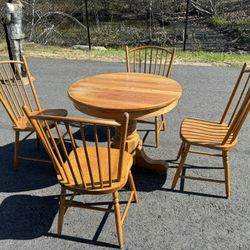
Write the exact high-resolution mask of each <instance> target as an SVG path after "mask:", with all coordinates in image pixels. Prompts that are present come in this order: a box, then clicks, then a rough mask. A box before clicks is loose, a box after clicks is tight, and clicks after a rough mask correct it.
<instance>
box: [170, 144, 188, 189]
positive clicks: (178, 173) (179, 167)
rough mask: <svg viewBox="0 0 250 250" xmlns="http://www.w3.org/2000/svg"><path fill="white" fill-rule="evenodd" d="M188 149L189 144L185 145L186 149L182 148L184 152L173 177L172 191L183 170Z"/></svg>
mask: <svg viewBox="0 0 250 250" xmlns="http://www.w3.org/2000/svg"><path fill="white" fill-rule="evenodd" d="M189 149H190V144H187V145H186V147H185V148H184V150H183V151H182V154H181V161H180V164H179V166H178V168H177V170H176V173H175V176H174V179H173V182H172V189H174V188H175V186H176V183H177V181H178V179H179V178H180V173H181V171H182V169H183V166H184V163H185V160H186V158H187V154H188V151H189Z"/></svg>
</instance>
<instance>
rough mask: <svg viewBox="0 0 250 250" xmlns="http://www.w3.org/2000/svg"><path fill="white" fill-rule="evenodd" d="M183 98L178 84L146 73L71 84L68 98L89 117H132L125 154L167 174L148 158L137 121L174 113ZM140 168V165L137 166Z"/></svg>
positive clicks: (162, 163) (162, 165)
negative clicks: (125, 114) (126, 152)
mask: <svg viewBox="0 0 250 250" xmlns="http://www.w3.org/2000/svg"><path fill="white" fill-rule="evenodd" d="M181 95H182V89H181V86H180V85H179V83H178V82H177V81H175V80H172V79H170V78H166V77H163V76H158V75H151V74H144V73H125V72H123V73H109V74H100V75H95V76H91V77H87V78H84V79H81V80H79V81H77V82H75V83H74V84H72V85H71V86H70V88H69V90H68V96H69V98H70V99H71V100H72V101H73V104H74V106H75V107H76V108H77V109H78V110H79V111H81V112H83V113H86V114H88V115H92V116H96V117H100V118H109V119H114V120H118V121H119V120H121V119H122V117H123V113H124V112H128V113H129V119H130V120H129V125H128V134H127V138H126V150H127V151H128V152H130V153H132V154H133V156H134V163H138V164H139V165H140V166H141V167H145V168H149V169H155V170H157V172H158V173H160V174H166V170H167V162H166V161H160V160H152V159H150V158H149V157H147V156H146V154H145V152H144V150H143V147H142V142H141V140H140V137H139V134H138V133H137V129H136V125H137V120H138V119H142V118H143V119H144V118H148V117H154V116H157V115H159V114H163V113H166V112H169V111H170V110H172V109H173V108H174V107H175V106H176V105H177V103H178V100H179V98H180V97H181ZM120 134H121V133H120V130H119V128H118V129H117V130H116V134H115V138H114V142H113V146H114V147H116V148H118V147H119V145H120V137H121V136H120ZM138 164H137V165H138Z"/></svg>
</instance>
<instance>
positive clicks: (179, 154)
mask: <svg viewBox="0 0 250 250" xmlns="http://www.w3.org/2000/svg"><path fill="white" fill-rule="evenodd" d="M184 147H185V142H184V141H183V142H182V144H181V146H180V148H179V151H178V154H177V156H176V159H175V161H178V160H179V159H180V156H181V153H182V151H183V149H184Z"/></svg>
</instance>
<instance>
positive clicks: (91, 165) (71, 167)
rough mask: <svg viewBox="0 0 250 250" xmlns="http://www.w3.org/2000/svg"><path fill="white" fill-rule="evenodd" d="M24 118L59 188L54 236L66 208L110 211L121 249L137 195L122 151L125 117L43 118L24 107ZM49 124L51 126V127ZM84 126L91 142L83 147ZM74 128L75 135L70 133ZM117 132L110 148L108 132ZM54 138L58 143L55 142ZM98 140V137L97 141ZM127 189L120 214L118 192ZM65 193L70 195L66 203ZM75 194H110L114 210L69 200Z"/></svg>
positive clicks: (128, 157)
mask: <svg viewBox="0 0 250 250" xmlns="http://www.w3.org/2000/svg"><path fill="white" fill-rule="evenodd" d="M24 111H25V113H26V115H27V116H28V117H29V119H30V122H31V124H32V125H33V127H34V129H35V130H36V132H37V134H38V136H39V138H40V140H41V142H42V143H43V145H44V147H45V149H46V151H47V152H48V154H49V156H50V158H51V160H52V162H53V166H54V169H55V171H56V174H57V179H58V182H59V184H60V185H61V196H60V208H59V215H58V234H59V235H61V232H62V226H63V218H64V213H65V212H66V210H67V208H68V207H79V208H88V209H94V210H99V211H105V212H114V213H115V221H116V229H117V235H118V241H119V246H120V247H121V248H122V246H123V232H122V224H123V223H124V220H125V217H126V215H127V212H128V209H129V207H130V204H131V202H132V200H133V198H134V199H135V200H136V201H137V194H136V189H135V184H134V180H133V176H132V173H131V167H132V164H133V158H132V156H131V155H130V154H129V153H128V152H127V151H125V142H126V136H127V129H128V121H129V116H128V114H127V113H125V114H124V120H123V121H122V122H120V123H118V122H115V121H106V120H92V119H83V118H72V117H56V116H47V115H44V114H43V112H40V113H38V114H37V113H34V112H30V111H29V110H28V108H27V107H24ZM51 124H53V125H54V126H51ZM85 125H89V126H90V127H92V128H93V135H94V136H93V138H94V143H92V144H91V143H89V144H90V145H87V141H86V132H85V129H84V126H85ZM97 126H102V128H104V131H106V133H102V135H101V134H100V133H98V129H97ZM76 128H77V130H78V132H80V136H79V133H77V132H76V131H74V130H75V129H76ZM112 128H115V129H119V130H120V131H121V142H120V148H119V149H116V148H112V147H111V133H110V131H111V129H112ZM63 131H67V134H68V136H67V137H68V138H66V137H65V138H63V136H62V134H63ZM55 137H56V138H58V140H59V143H58V140H56V139H55ZM100 137H102V138H101V139H100ZM127 182H128V183H129V185H130V187H131V190H132V191H131V194H130V197H129V199H128V202H127V205H126V207H125V210H124V213H123V215H122V216H121V215H120V205H119V197H118V191H119V190H120V189H122V188H123V187H124V186H125V185H126V183H127ZM66 191H69V192H72V196H71V198H70V199H68V200H66V197H65V195H66ZM75 194H89V195H91V194H92V195H102V194H112V196H113V203H114V209H107V208H103V207H97V206H92V205H90V204H86V203H82V202H79V201H75V200H73V199H74V197H75Z"/></svg>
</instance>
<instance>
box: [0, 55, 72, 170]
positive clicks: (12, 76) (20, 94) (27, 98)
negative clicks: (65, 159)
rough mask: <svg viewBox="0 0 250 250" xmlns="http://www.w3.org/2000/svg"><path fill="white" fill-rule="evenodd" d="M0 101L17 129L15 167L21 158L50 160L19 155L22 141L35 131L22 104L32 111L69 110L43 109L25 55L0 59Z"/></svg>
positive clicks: (61, 111)
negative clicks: (14, 59) (21, 59)
mask: <svg viewBox="0 0 250 250" xmlns="http://www.w3.org/2000/svg"><path fill="white" fill-rule="evenodd" d="M21 67H22V69H24V70H25V72H26V75H25V77H23V73H22V72H21V70H20V68H21ZM0 101H1V102H2V104H3V106H4V108H5V110H6V111H7V113H8V115H9V117H10V119H11V121H12V123H13V129H14V131H15V148H14V168H15V169H17V168H18V163H19V160H20V159H23V160H32V161H41V162H48V161H47V160H43V159H34V158H31V157H24V156H20V155H19V152H20V146H21V142H22V141H24V140H26V139H27V138H28V137H29V136H30V135H31V134H33V132H34V129H33V127H32V126H31V124H30V123H29V121H28V119H27V117H26V115H25V114H24V112H23V110H22V106H23V105H27V106H28V107H29V108H30V110H32V111H42V110H43V111H44V112H46V113H48V114H51V115H61V116H66V115H67V111H66V110H64V109H43V108H42V107H41V104H40V102H39V99H38V96H37V93H36V89H35V86H34V82H33V77H32V76H31V73H30V70H29V67H28V64H27V61H26V59H25V57H23V61H0ZM21 132H26V133H28V135H27V136H25V137H24V138H23V139H22V140H20V133H21Z"/></svg>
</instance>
